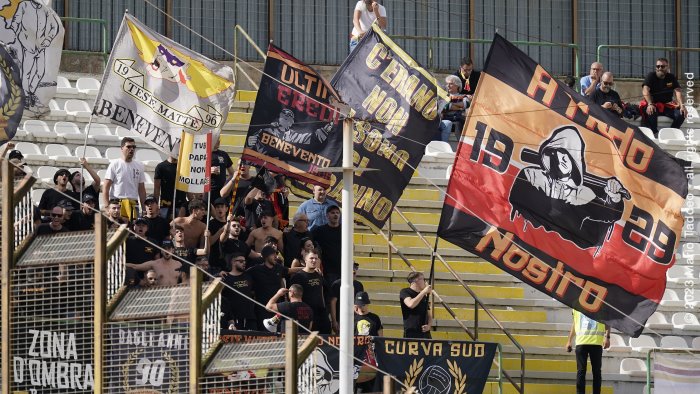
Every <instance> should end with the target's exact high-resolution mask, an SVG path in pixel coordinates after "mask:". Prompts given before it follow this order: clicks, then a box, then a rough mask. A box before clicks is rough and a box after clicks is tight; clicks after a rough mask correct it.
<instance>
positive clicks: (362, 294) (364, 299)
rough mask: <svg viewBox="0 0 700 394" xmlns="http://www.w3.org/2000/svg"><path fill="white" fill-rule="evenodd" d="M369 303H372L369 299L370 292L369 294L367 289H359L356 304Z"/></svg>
mask: <svg viewBox="0 0 700 394" xmlns="http://www.w3.org/2000/svg"><path fill="white" fill-rule="evenodd" d="M369 304H371V302H370V301H369V294H367V292H366V291H358V292H357V294H355V305H358V306H362V305H369Z"/></svg>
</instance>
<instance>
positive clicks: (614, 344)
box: [608, 334, 631, 352]
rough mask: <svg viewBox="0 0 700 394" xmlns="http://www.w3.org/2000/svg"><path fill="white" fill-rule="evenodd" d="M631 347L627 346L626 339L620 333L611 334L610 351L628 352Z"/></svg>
mask: <svg viewBox="0 0 700 394" xmlns="http://www.w3.org/2000/svg"><path fill="white" fill-rule="evenodd" d="M630 350H631V349H630V347H629V346H627V344H626V343H625V340H624V339H622V337H621V336H620V335H619V334H610V347H609V348H608V351H609V352H628V351H630Z"/></svg>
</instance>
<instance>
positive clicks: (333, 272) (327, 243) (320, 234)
mask: <svg viewBox="0 0 700 394" xmlns="http://www.w3.org/2000/svg"><path fill="white" fill-rule="evenodd" d="M326 218H327V219H328V224H324V225H323V226H319V227H316V228H314V229H313V231H312V232H311V235H312V237H313V239H314V241H316V242H318V245H319V247H320V248H321V256H322V257H321V258H322V260H321V261H322V263H323V275H324V276H325V277H326V280H327V281H328V283H333V282H335V281H336V280H337V279H339V278H340V257H341V256H340V249H341V233H342V232H341V229H340V208H338V207H337V206H335V205H331V206H330V207H328V208H326Z"/></svg>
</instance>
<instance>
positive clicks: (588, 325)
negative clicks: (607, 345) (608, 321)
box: [573, 310, 605, 346]
mask: <svg viewBox="0 0 700 394" xmlns="http://www.w3.org/2000/svg"><path fill="white" fill-rule="evenodd" d="M573 313H574V331H575V332H576V346H578V345H600V346H603V342H604V341H605V324H603V323H598V322H597V321H595V320H593V319H591V318H590V317H588V316H586V315H584V314H583V313H581V312H579V311H577V310H574V312H573Z"/></svg>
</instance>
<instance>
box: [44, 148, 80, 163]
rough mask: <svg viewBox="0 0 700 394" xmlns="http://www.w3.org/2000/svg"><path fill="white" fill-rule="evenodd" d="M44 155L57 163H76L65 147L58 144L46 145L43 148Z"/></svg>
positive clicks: (75, 158)
mask: <svg viewBox="0 0 700 394" xmlns="http://www.w3.org/2000/svg"><path fill="white" fill-rule="evenodd" d="M44 153H46V156H48V157H49V159H51V160H53V161H55V162H56V163H57V164H58V163H70V164H75V163H77V162H78V158H77V157H75V156H73V154H72V153H71V151H70V150H69V149H68V147H67V146H65V145H60V144H46V146H45V147H44Z"/></svg>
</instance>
